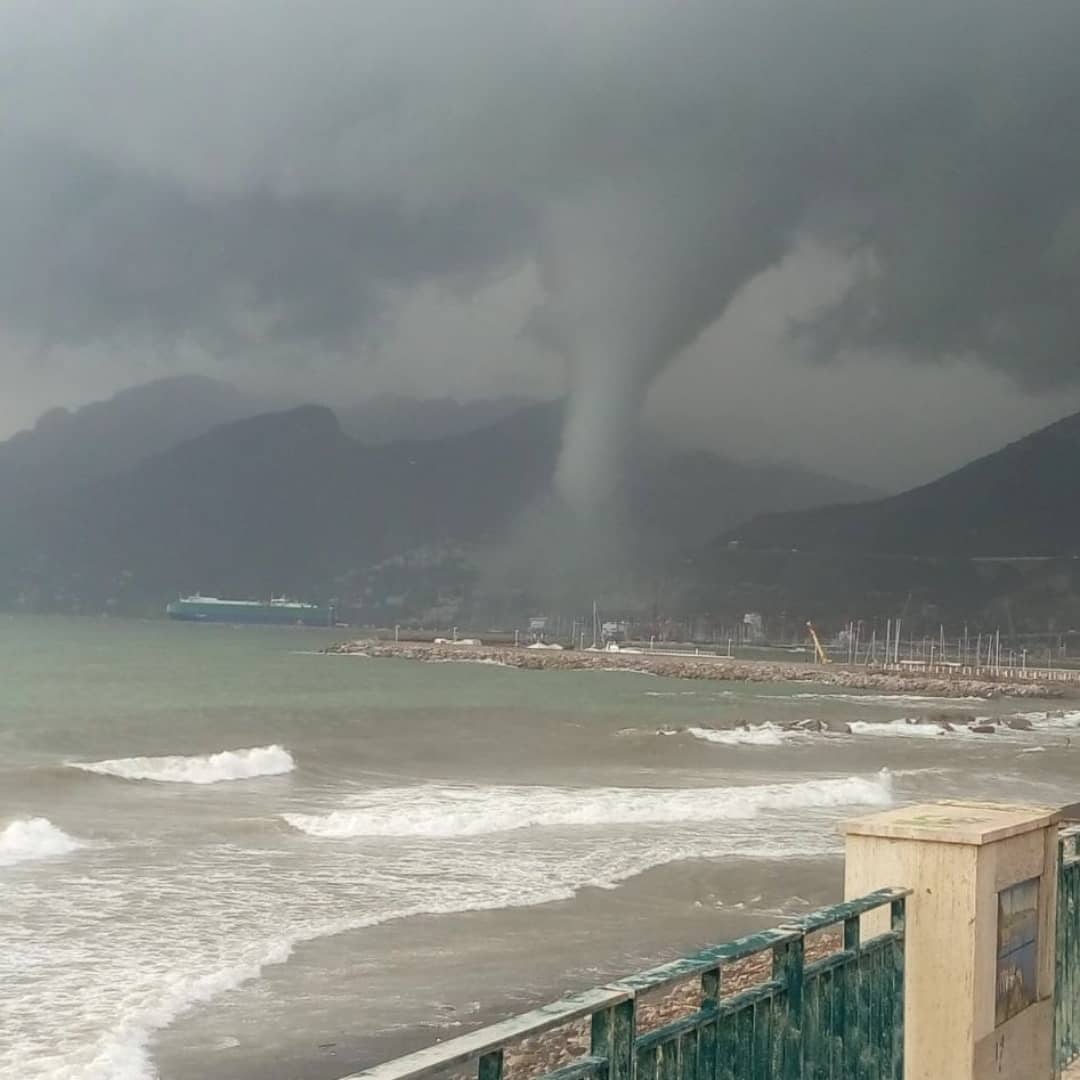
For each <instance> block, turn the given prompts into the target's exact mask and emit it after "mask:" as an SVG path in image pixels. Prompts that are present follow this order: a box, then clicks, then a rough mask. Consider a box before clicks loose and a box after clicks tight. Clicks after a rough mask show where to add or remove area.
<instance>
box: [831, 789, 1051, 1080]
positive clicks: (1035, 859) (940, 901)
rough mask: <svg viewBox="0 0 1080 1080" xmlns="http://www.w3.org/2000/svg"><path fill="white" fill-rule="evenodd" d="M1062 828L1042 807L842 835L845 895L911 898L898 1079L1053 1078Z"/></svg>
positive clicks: (995, 809) (944, 808) (915, 820)
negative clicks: (893, 890) (884, 891)
mask: <svg viewBox="0 0 1080 1080" xmlns="http://www.w3.org/2000/svg"><path fill="white" fill-rule="evenodd" d="M1058 820H1059V814H1058V812H1057V811H1055V810H1051V809H1049V808H1047V807H1036V806H1000V805H993V804H986V803H951V802H950V803H938V804H932V805H921V806H906V807H902V808H900V809H897V810H889V811H887V812H885V813H881V814H874V815H872V816H870V817H866V818H861V819H858V820H856V821H851V822H848V823H847V824H846V825H845V826H844V832H845V833H846V835H847V842H846V846H847V862H846V867H845V876H844V891H845V895H846V896H847V897H848V898H854V897H857V896H862V895H865V894H866V893H868V892H872V891H873V890H874V889H878V888H883V887H885V886H890V885H895V886H901V887H906V888H910V889H911V890H912V894H911V897H910V898H909V899H908V902H907V948H906V959H905V979H906V986H905V1006H904V1057H905V1069H904V1076H905V1078H906V1080H990V1078H993V1080H1051V1078H1052V1077H1053V1076H1054V1075H1055V1073H1054V1066H1053V1057H1054V1054H1053V1031H1054V1001H1053V998H1054V949H1055V945H1054V934H1055V926H1056V923H1055V917H1056V908H1057V853H1058V846H1057V827H1056V826H1057V823H1058ZM884 928H885V927H883V926H877V925H874V924H873V923H871V924H870V925H868V926H867V928H866V930H865V931H864V937H865V936H866V935H867V934H870V933H876V932H878V931H879V930H882V929H884Z"/></svg>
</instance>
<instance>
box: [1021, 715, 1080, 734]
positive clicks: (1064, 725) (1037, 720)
mask: <svg viewBox="0 0 1080 1080" xmlns="http://www.w3.org/2000/svg"><path fill="white" fill-rule="evenodd" d="M1012 718H1013V719H1017V720H1027V721H1029V722H1030V723H1031V726H1032V727H1033V728H1035V729H1036V730H1038V731H1054V730H1060V731H1071V730H1075V729H1076V728H1080V712H1076V711H1074V712H1027V713H1014V714H1013V717H1012Z"/></svg>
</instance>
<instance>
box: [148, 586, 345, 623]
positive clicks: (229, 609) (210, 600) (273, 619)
mask: <svg viewBox="0 0 1080 1080" xmlns="http://www.w3.org/2000/svg"><path fill="white" fill-rule="evenodd" d="M165 614H166V615H168V616H169V618H170V619H180V620H183V621H184V622H223V623H263V624H265V623H271V624H274V625H277V626H333V625H334V609H333V608H332V607H323V606H320V605H319V604H301V603H299V602H298V601H296V600H287V599H286V598H285V597H281V598H278V599H275V598H271V600H270V602H269V603H263V602H262V601H261V600H220V599H218V598H217V597H216V596H199V595H198V594H197V593H196V594H195V595H194V596H182V597H180V599H179V600H174V601H173V602H172V603H171V604H169V605H168V606H167V607H166V608H165Z"/></svg>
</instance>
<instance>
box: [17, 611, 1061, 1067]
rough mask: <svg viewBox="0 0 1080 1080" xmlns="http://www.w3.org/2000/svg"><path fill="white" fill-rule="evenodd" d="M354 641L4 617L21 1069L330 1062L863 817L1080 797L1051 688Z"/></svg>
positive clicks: (663, 947)
mask: <svg viewBox="0 0 1080 1080" xmlns="http://www.w3.org/2000/svg"><path fill="white" fill-rule="evenodd" d="M330 640H332V635H329V634H327V633H325V632H321V631H298V630H297V631H293V630H282V629H261V628H250V627H249V628H245V629H231V628H228V627H222V626H198V625H172V624H167V623H156V622H146V623H138V622H125V621H120V620H89V619H61V618H56V619H36V618H29V617H15V618H4V619H3V620H0V672H2V680H3V681H2V687H0V1077H4V1078H9V1077H10V1078H12V1080H14V1078H20V1080H22V1078H26V1080H44V1078H50V1080H61V1078H63V1080H67V1078H71V1080H147V1078H152V1077H156V1076H161V1077H174V1078H188V1077H192V1078H194V1077H204V1076H222V1077H247V1076H250V1077H255V1076H259V1077H263V1078H268V1080H278V1078H280V1080H283V1078H284V1077H292V1076H306V1077H312V1078H323V1077H325V1078H327V1080H329V1078H331V1077H334V1076H337V1075H342V1074H344V1073H346V1072H348V1071H350V1070H352V1069H356V1068H359V1067H362V1066H364V1065H369V1064H372V1063H373V1062H374V1061H375V1060H377V1059H378V1058H379V1057H380V1056H382V1055H384V1054H389V1053H394V1052H397V1051H399V1050H402V1049H406V1048H409V1047H412V1046H419V1045H423V1044H424V1043H426V1042H429V1041H433V1040H434V1038H436V1037H447V1036H449V1035H453V1034H456V1033H458V1032H460V1031H462V1030H465V1029H467V1027H469V1026H470V1025H473V1024H475V1023H478V1022H480V1020H481V1019H483V1018H485V1017H490V1016H494V1015H499V1014H503V1013H505V1012H507V1011H510V1010H513V1009H516V1008H524V1007H527V1006H528V1005H531V1004H533V1003H535V1002H536V1001H537V1000H538V999H540V998H542V997H544V996H545V995H549V994H557V993H559V992H561V991H562V990H563V989H567V988H571V987H580V986H584V985H588V984H589V983H590V982H592V981H596V980H599V979H602V978H607V977H609V976H611V975H613V974H616V973H618V972H620V971H626V970H630V969H631V968H633V967H634V966H638V965H641V964H645V963H650V962H654V961H657V960H660V959H665V958H668V957H670V956H671V955H673V954H674V953H675V952H677V951H678V950H680V949H686V948H691V947H693V946H695V945H698V944H702V943H704V942H705V941H708V940H713V941H715V940H719V939H722V938H725V937H729V936H732V935H734V934H738V933H744V932H748V931H750V930H752V929H756V928H759V927H762V926H766V925H769V924H770V923H772V922H776V921H777V920H779V919H782V918H783V917H785V916H786V915H790V914H795V913H799V912H802V911H805V910H807V908H808V907H810V906H812V905H814V904H817V903H824V902H828V901H831V900H835V899H837V898H838V897H839V893H840V888H841V864H840V861H839V851H840V840H839V837H838V836H837V833H836V824H837V822H838V821H839V820H840V819H842V818H843V817H845V816H851V815H853V814H859V813H866V812H868V811H872V810H874V809H878V808H881V807H885V806H888V805H892V804H894V803H897V802H900V801H907V800H913V799H924V798H935V797H944V796H947V797H957V796H961V795H970V796H975V797H982V798H987V797H996V798H1001V797H1002V796H1003V794H1005V795H1007V797H1008V798H1009V799H1010V800H1014V801H1015V800H1023V799H1032V800H1038V801H1041V802H1045V801H1051V802H1053V801H1059V802H1066V801H1072V800H1073V799H1074V797H1075V792H1074V791H1073V790H1072V787H1071V778H1072V777H1073V776H1075V770H1076V767H1077V765H1078V764H1080V759H1078V758H1077V756H1076V754H1077V750H1076V746H1077V740H1076V738H1074V736H1080V714H1076V713H1072V712H1070V711H1068V710H1060V709H1055V708H1054V707H1053V706H1052V705H1050V706H1048V707H1047V709H1044V710H1037V709H1034V708H1033V705H1032V704H1031V703H1030V702H1028V703H1025V704H1024V705H1023V709H1022V715H1023V717H1024V718H1025V719H1026V720H1027V721H1028V722H1029V723H1030V724H1031V728H1032V729H1031V730H1030V731H1008V732H1003V733H1000V734H997V735H993V736H979V735H973V734H970V733H968V732H966V731H964V730H962V729H960V728H957V727H956V726H955V725H953V724H949V723H939V724H937V725H927V724H922V725H912V724H910V723H908V722H907V721H908V720H909V719H910V718H912V717H914V716H918V715H926V714H928V713H931V712H946V711H947V712H954V713H955V712H959V713H963V714H965V715H970V716H986V715H990V716H997V717H1001V716H1008V715H1011V714H1013V713H1016V714H1018V715H1019V714H1021V709H1020V708H1018V707H1017V706H1016V705H1010V704H1009V703H1007V702H1005V703H1001V702H997V703H993V704H988V703H985V702H978V701H960V702H943V701H935V700H933V699H925V698H911V697H890V696H888V695H880V694H874V695H871V694H867V695H860V694H848V693H845V694H841V693H835V694H832V693H829V692H827V691H821V692H808V691H807V689H806V687H805V686H798V687H796V686H787V685H783V684H779V685H768V684H766V685H753V686H751V685H738V684H725V683H680V682H675V681H672V680H664V679H657V678H652V677H643V676H640V675H636V674H633V673H627V672H592V671H582V672H544V671H540V672H531V671H516V670H509V669H504V668H500V667H496V666H493V665H481V664H437V665H436V664H431V665H427V664H419V663H410V662H406V661H393V660H368V659H362V658H357V657H348V656H324V655H320V654H319V651H318V650H319V649H320V648H321V647H322V646H323V645H324V644H326V643H328V642H329V641H330ZM803 719H823V720H828V721H830V722H831V723H833V724H834V725H839V724H847V725H849V727H850V731H848V730H843V729H841V730H838V731H834V732H831V733H819V732H811V731H800V730H792V724H793V723H794V722H796V721H799V720H803ZM897 736H903V737H897ZM1043 748H1045V749H1049V750H1052V751H1053V753H1033V752H1032V751H1038V750H1040V749H1043Z"/></svg>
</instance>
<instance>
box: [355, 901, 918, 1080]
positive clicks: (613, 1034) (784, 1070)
mask: <svg viewBox="0 0 1080 1080" xmlns="http://www.w3.org/2000/svg"><path fill="white" fill-rule="evenodd" d="M908 893H909V890H906V889H882V890H880V891H878V892H875V893H871V894H870V895H869V896H866V897H863V898H862V899H859V900H853V901H850V902H848V903H844V904H837V905H836V906H834V907H830V908H826V909H824V910H822V911H819V912H817V913H815V914H813V915H810V916H808V917H807V918H804V919H800V920H798V921H796V922H792V923H789V924H787V925H785V926H782V927H780V928H779V929H776V930H767V931H765V932H764V933H761V934H755V935H753V936H752V937H747V938H742V939H740V940H739V941H733V942H729V943H727V944H725V945H718V946H714V947H712V948H709V949H706V950H704V951H703V952H700V953H698V954H696V955H695V956H691V957H687V958H686V959H683V960H677V961H675V962H673V963H670V964H665V965H663V966H662V967H658V968H654V969H652V970H651V971H646V972H643V973H641V974H638V975H634V976H632V977H630V978H627V979H622V980H619V981H618V982H613V983H611V984H609V985H608V986H604V987H601V988H599V989H595V990H589V991H586V992H585V993H581V994H574V995H571V996H569V997H566V998H563V999H562V1000H561V1001H557V1002H554V1003H553V1004H551V1005H545V1006H544V1007H543V1008H540V1009H536V1010H535V1011H533V1012H530V1013H525V1014H524V1015H522V1016H516V1017H513V1018H511V1019H509V1020H505V1021H502V1022H501V1023H498V1024H493V1025H491V1026H489V1027H485V1028H481V1029H480V1030H478V1031H475V1032H473V1033H471V1034H469V1035H464V1036H462V1037H460V1038H457V1039H452V1040H450V1041H448V1042H445V1043H441V1044H440V1045H438V1046H434V1047H430V1048H428V1049H426V1050H420V1051H418V1052H417V1053H415V1054H409V1055H407V1056H406V1057H401V1058H397V1059H396V1060H394V1061H389V1062H386V1063H385V1064H383V1065H378V1066H375V1067H374V1068H372V1069H368V1070H367V1071H365V1072H361V1073H355V1074H353V1076H351V1077H347V1078H345V1080H419V1078H422V1077H428V1076H432V1075H434V1074H436V1073H443V1072H445V1071H448V1070H452V1069H454V1068H456V1067H460V1066H464V1065H468V1064H471V1063H473V1062H475V1063H476V1075H477V1077H478V1080H502V1078H503V1073H504V1068H505V1066H506V1064H507V1054H506V1052H507V1048H508V1046H510V1045H512V1044H514V1043H516V1042H517V1041H519V1040H521V1039H523V1038H533V1039H534V1038H536V1037H537V1036H540V1035H546V1034H547V1033H552V1032H554V1030H555V1029H557V1028H562V1027H565V1026H566V1025H568V1024H570V1023H572V1022H574V1021H581V1020H583V1019H586V1018H587V1019H588V1020H589V1022H590V1025H591V1038H590V1050H589V1053H588V1054H586V1055H585V1056H582V1057H579V1058H577V1059H576V1060H574V1061H572V1062H570V1063H569V1064H568V1065H566V1066H565V1067H563V1068H560V1069H558V1070H557V1071H555V1072H550V1073H548V1074H547V1075H546V1076H545V1077H544V1078H543V1080H841V1078H842V1080H902V1078H903V1075H904V901H905V897H906V896H907V895H908ZM883 908H887V909H888V911H889V925H888V929H886V930H884V931H883V932H882V933H879V934H876V935H875V936H872V937H870V938H868V939H867V940H863V939H862V935H861V933H860V923H861V917H862V916H863V915H865V914H867V913H868V912H871V911H875V910H878V909H883ZM831 928H834V929H835V930H836V931H839V932H841V933H842V938H841V939H840V941H839V942H838V943H837V946H836V948H835V949H834V950H833V951H831V952H827V953H826V954H825V955H822V956H820V957H818V958H816V959H812V960H811V959H808V958H807V951H806V940H807V935H808V934H813V933H816V932H819V931H829V930H830V929H831ZM770 954H771V963H770V969H771V974H767V976H766V978H765V979H764V981H762V982H760V983H759V984H758V985H755V986H752V987H751V988H750V989H747V990H743V991H742V992H739V993H735V994H732V995H730V996H729V995H727V994H726V993H725V980H724V977H725V971H730V970H731V969H733V968H734V969H736V970H737V968H736V965H745V964H746V963H749V962H752V959H753V958H754V957H762V956H764V957H765V958H766V959H768V957H769V955H770ZM690 979H696V980H699V982H700V998H699V1002H698V1006H697V1009H696V1010H695V1011H693V1012H692V1013H691V1015H689V1016H686V1017H684V1018H682V1019H679V1020H675V1021H673V1022H670V1023H666V1024H664V1025H663V1026H661V1027H659V1028H657V1029H656V1030H653V1031H648V1032H645V1033H639V1032H638V1031H637V1016H638V1005H639V1002H640V1001H641V999H642V998H643V996H644V995H646V994H653V993H655V992H657V991H662V990H665V989H668V988H671V987H673V986H675V985H676V984H678V983H685V982H686V981H687V980H690Z"/></svg>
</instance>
